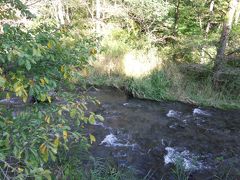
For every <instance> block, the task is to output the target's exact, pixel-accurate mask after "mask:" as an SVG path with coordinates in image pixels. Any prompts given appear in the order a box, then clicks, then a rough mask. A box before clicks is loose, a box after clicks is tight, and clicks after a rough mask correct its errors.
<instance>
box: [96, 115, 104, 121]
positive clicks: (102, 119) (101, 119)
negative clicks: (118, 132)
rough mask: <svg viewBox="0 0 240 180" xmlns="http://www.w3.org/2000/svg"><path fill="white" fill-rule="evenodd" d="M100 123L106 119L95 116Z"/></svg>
mask: <svg viewBox="0 0 240 180" xmlns="http://www.w3.org/2000/svg"><path fill="white" fill-rule="evenodd" d="M95 117H96V118H97V119H98V120H99V121H104V118H103V117H102V116H101V115H96V116H95Z"/></svg>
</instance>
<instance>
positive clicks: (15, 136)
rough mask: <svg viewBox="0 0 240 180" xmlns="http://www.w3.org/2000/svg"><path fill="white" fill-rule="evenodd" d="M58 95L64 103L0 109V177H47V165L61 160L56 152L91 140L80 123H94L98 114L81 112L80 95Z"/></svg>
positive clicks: (51, 166)
mask: <svg viewBox="0 0 240 180" xmlns="http://www.w3.org/2000/svg"><path fill="white" fill-rule="evenodd" d="M61 98H65V99H67V100H68V103H67V104H66V103H64V104H62V103H60V104H59V103H57V104H55V103H54V104H36V105H32V106H30V107H27V108H26V109H24V110H22V109H20V110H18V111H17V112H16V109H15V110H14V111H13V112H11V111H10V110H5V111H4V112H3V113H1V117H0V125H1V126H0V128H1V134H0V140H1V141H0V146H1V150H0V157H1V161H0V169H1V172H2V173H1V176H2V178H8V177H14V178H16V179H18V178H20V179H25V178H27V177H35V178H38V177H42V176H44V177H46V178H47V179H51V175H50V174H51V171H50V169H53V168H54V167H55V163H57V162H58V161H59V160H61V156H59V152H60V154H61V151H68V150H69V148H72V146H73V145H74V144H75V145H77V144H78V146H79V145H80V144H79V142H82V143H81V144H82V146H81V147H82V148H84V146H87V142H88V139H89V140H90V142H91V143H92V142H94V141H95V137H94V136H93V135H91V134H90V135H89V134H86V132H85V131H84V125H85V124H87V123H90V124H94V123H95V119H100V120H102V117H101V116H99V115H95V114H93V113H90V114H89V115H87V114H85V111H86V107H85V106H84V105H83V103H82V101H83V97H82V96H79V97H78V96H69V95H67V96H66V95H64V93H62V97H61ZM77 99H81V101H76V100H77ZM86 100H87V99H86ZM89 100H90V99H89ZM29 112H31V113H29ZM87 137H89V138H87ZM84 142H85V143H84ZM84 144H85V145H84ZM54 170H55V169H53V171H54Z"/></svg>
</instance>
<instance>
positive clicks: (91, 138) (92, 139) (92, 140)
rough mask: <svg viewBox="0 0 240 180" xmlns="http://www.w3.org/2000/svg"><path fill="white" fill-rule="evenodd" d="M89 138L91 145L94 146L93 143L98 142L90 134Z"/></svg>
mask: <svg viewBox="0 0 240 180" xmlns="http://www.w3.org/2000/svg"><path fill="white" fill-rule="evenodd" d="M89 137H90V143H91V144H92V143H93V142H96V138H95V136H93V135H92V134H90V135H89Z"/></svg>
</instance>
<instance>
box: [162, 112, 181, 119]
mask: <svg viewBox="0 0 240 180" xmlns="http://www.w3.org/2000/svg"><path fill="white" fill-rule="evenodd" d="M181 114H182V113H181V112H178V111H174V110H169V111H168V113H167V114H166V116H167V117H172V118H177V119H179V118H180V116H181Z"/></svg>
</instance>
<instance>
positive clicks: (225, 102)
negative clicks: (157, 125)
mask: <svg viewBox="0 0 240 180" xmlns="http://www.w3.org/2000/svg"><path fill="white" fill-rule="evenodd" d="M142 58H146V57H144V56H142ZM157 59H158V58H157ZM119 61H120V60H119V59H117V60H116V59H111V60H109V57H108V58H107V60H106V59H104V60H102V61H99V60H97V61H96V62H94V63H93V64H92V67H90V68H88V69H87V70H86V69H85V70H84V75H85V77H86V79H87V83H88V84H91V85H95V86H113V87H117V88H124V89H125V90H127V91H128V92H130V93H132V94H133V96H134V97H138V98H143V99H151V100H157V101H161V100H173V101H181V102H186V103H191V104H195V105H199V106H211V107H216V108H221V109H238V108H240V97H239V96H238V95H235V94H232V93H231V91H228V90H229V89H227V88H225V89H224V88H223V89H221V91H219V90H215V89H214V87H213V83H212V78H211V76H210V75H209V76H206V77H204V78H196V77H193V76H191V75H184V74H182V73H181V72H180V70H179V67H178V65H176V64H169V63H166V62H163V61H162V60H161V59H158V61H160V62H161V63H158V64H157V63H155V64H156V65H155V66H154V68H152V69H151V68H150V69H149V68H148V67H149V65H148V63H149V62H148V61H147V59H145V60H140V61H142V62H140V63H143V64H144V63H146V64H147V65H146V66H145V65H142V66H143V67H146V69H147V70H146V72H144V73H143V74H141V75H138V74H137V75H136V72H134V71H132V73H133V74H132V75H131V74H130V75H129V72H127V73H126V72H124V67H123V66H122V64H123V63H122V62H119ZM115 62H117V63H115ZM135 63H136V62H135ZM109 64H111V66H110V67H109V66H108V65H109ZM126 66H127V65H126ZM129 66H131V65H129ZM137 66H138V65H136V66H134V65H132V67H133V69H134V68H135V70H136V68H137ZM127 67H128V66H127ZM111 68H112V69H111ZM228 92H229V93H228Z"/></svg>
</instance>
